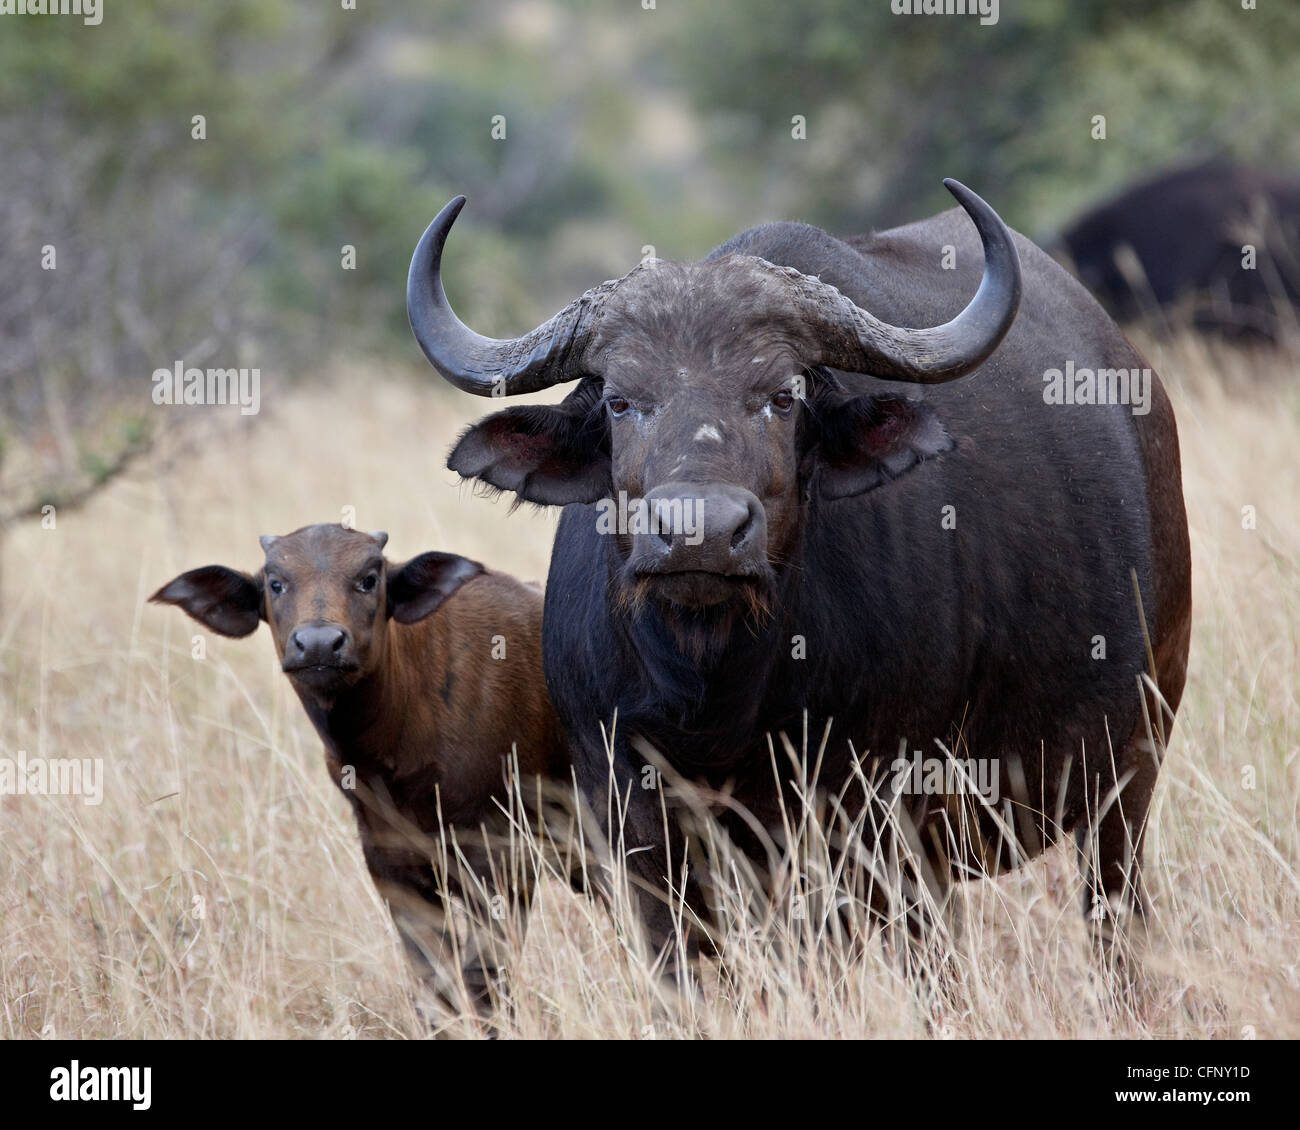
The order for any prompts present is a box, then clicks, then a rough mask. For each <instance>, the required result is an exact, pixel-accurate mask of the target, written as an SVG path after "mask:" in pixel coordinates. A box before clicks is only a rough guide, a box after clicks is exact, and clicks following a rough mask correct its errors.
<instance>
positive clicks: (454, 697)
mask: <svg viewBox="0 0 1300 1130" xmlns="http://www.w3.org/2000/svg"><path fill="white" fill-rule="evenodd" d="M261 540H262V548H263V549H264V550H265V552H266V561H265V563H264V564H263V566H262V568H261V569H260V570H259V571H258V572H257V573H255V574H248V573H241V572H238V571H236V570H234V569H228V568H226V567H225V566H222V565H208V566H205V567H203V568H201V569H193V570H191V571H190V572H188V573H183V574H181V575H180V576H179V577H177V578H176V579H175V580H173V581H171V582H170V583H169V584H166V585H164V586H163V587H162V588H161V589H159V590H158V591H157V592H156V593H154V594H153V596H152V597H150V598H149V599H150V600H153V601H157V602H160V603H163V604H175V605H178V606H179V607H180V608H182V609H184V611H185V612H187V613H188V614H189V615H190V616H191V617H193V618H194V619H195V620H197V621H199V622H200V623H201V624H204V625H206V626H207V627H209V628H211V629H212V630H213V631H214V632H218V633H220V634H221V635H224V636H247V635H251V634H252V633H253V632H254V631H255V630H256V629H257V626H258V624H259V623H260V622H261V621H263V620H265V621H266V622H267V624H268V625H269V626H270V628H271V635H272V637H273V639H274V640H275V648H276V653H277V654H278V655H279V657H280V661H281V665H282V668H283V670H284V672H285V674H286V675H288V676H289V681H290V682H291V683H292V684H293V688H294V690H295V691H296V692H297V693H298V697H299V699H301V701H302V704H303V706H304V708H305V709H306V711H307V715H308V717H309V718H310V719H311V721H312V725H313V726H315V727H316V731H317V733H319V734H320V736H321V739H322V740H323V741H324V743H325V755H326V761H327V763H328V765H329V769H330V774H331V776H333V778H334V781H335V783H336V784H337V785H338V786H339V788H340V789H342V790H343V793H344V795H345V796H346V797H347V798H348V801H349V802H350V803H351V805H352V809H353V812H354V813H355V815H356V818H357V826H358V828H359V830H360V833H361V843H362V846H363V849H364V852H365V859H366V864H367V866H368V867H369V868H370V874H371V877H372V878H373V879H374V881H375V885H376V887H377V888H378V889H379V893H380V894H381V895H382V896H383V897H384V898H385V899H386V900H387V902H388V904H389V907H390V909H391V911H392V914H393V919H394V922H395V923H396V925H397V928H398V932H399V933H400V934H401V937H402V941H403V943H404V945H405V947H406V950H407V953H408V955H409V957H410V958H411V961H412V963H413V965H414V967H415V970H416V973H417V975H418V976H419V978H420V980H421V982H422V987H423V988H424V989H426V990H431V991H432V993H433V995H434V997H436V998H437V999H438V1000H440V1001H441V1002H443V1003H450V1002H451V1001H452V1000H453V999H454V992H453V990H454V988H455V986H454V982H451V981H449V980H448V978H447V971H448V970H449V969H451V970H454V968H455V965H456V963H457V962H458V963H459V965H460V967H461V974H462V977H463V980H464V985H465V988H466V990H467V992H468V994H469V996H470V999H471V1000H472V1002H473V1004H474V1006H475V1007H476V1008H477V1009H478V1010H479V1011H480V1012H486V1011H487V1010H488V1008H489V1007H490V1004H491V997H492V992H491V985H492V978H493V976H494V974H495V972H496V971H497V970H498V969H499V968H500V967H501V964H502V962H503V960H504V955H503V949H502V946H503V943H504V922H505V921H506V920H508V919H507V916H506V914H505V913H504V910H505V903H504V900H505V899H509V900H511V901H512V902H513V903H514V908H515V909H516V910H520V911H524V910H526V907H527V904H528V902H529V900H530V897H531V894H532V875H531V870H530V868H529V867H528V866H527V865H525V864H523V863H522V862H521V861H520V860H519V859H511V858H510V857H509V852H508V851H507V850H506V848H505V847H504V846H503V845H504V844H505V843H507V842H508V840H509V837H510V820H509V816H508V815H507V813H506V811H503V809H504V810H509V809H511V803H510V801H511V797H510V793H511V789H510V787H509V783H508V774H507V773H506V772H505V766H506V762H507V760H508V759H509V758H510V757H511V755H512V752H517V756H518V768H519V773H520V782H521V787H520V789H519V791H518V794H517V795H522V796H523V797H524V798H526V806H527V808H528V811H529V812H532V813H535V812H536V811H537V809H536V806H535V805H534V804H533V803H531V802H532V801H533V800H535V799H536V797H537V794H538V792H539V789H540V783H541V782H542V780H543V779H545V778H547V777H557V776H558V775H560V774H563V773H565V772H566V770H567V756H566V753H565V747H564V743H563V740H562V738H561V732H560V727H559V723H558V721H557V719H556V716H555V712H554V710H553V709H552V706H551V703H550V700H549V699H548V697H547V694H546V689H545V686H544V684H543V680H542V649H541V627H542V594H541V592H540V591H538V590H537V589H535V588H533V587H530V586H527V585H524V584H522V583H520V582H519V581H517V580H515V579H514V578H513V577H509V576H506V575H505V574H502V573H496V572H493V571H492V570H489V569H485V568H484V567H483V566H482V565H480V564H478V563H477V562H474V561H469V560H466V559H465V558H464V557H458V556H456V555H455V554H451V553H422V554H420V555H419V556H418V557H414V558H412V559H411V560H410V561H408V562H406V563H405V564H403V565H393V564H390V563H389V562H388V561H387V560H386V559H385V558H384V556H383V549H384V545H385V543H386V542H387V540H388V535H387V534H386V533H383V532H377V533H369V534H367V533H361V532H360V531H357V530H349V529H345V528H343V527H342V526H334V525H317V526H307V527H305V528H303V529H300V530H297V531H295V532H294V533H291V534H287V535H285V536H283V537H272V536H264V537H263V538H262V539H261ZM444 892H445V893H446V894H448V895H450V896H452V897H453V898H457V899H460V900H462V901H463V902H464V903H466V904H467V909H468V911H469V913H468V915H467V917H468V918H469V920H470V923H471V925H470V927H469V933H468V938H467V939H466V940H461V939H459V938H458V936H457V931H456V930H455V929H454V924H453V922H452V919H451V916H450V915H449V914H448V909H449V908H448V906H447V905H446V904H445V902H444V898H443V894H444Z"/></svg>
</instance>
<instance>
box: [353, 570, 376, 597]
mask: <svg viewBox="0 0 1300 1130" xmlns="http://www.w3.org/2000/svg"><path fill="white" fill-rule="evenodd" d="M377 584H379V574H378V573H367V574H366V575H365V576H364V577H362V578H361V580H359V581H358V582H357V591H358V592H374V591H375V586H376V585H377Z"/></svg>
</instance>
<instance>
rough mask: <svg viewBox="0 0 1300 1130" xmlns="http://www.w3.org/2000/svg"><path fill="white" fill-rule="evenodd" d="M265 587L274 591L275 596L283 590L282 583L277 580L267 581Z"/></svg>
mask: <svg viewBox="0 0 1300 1130" xmlns="http://www.w3.org/2000/svg"><path fill="white" fill-rule="evenodd" d="M266 587H267V588H269V589H270V590H271V591H272V592H273V593H275V595H276V596H279V595H280V594H281V593H282V592H284V585H282V584H281V583H280V582H279V581H267V582H266Z"/></svg>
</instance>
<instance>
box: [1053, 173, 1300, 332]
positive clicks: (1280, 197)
mask: <svg viewBox="0 0 1300 1130" xmlns="http://www.w3.org/2000/svg"><path fill="white" fill-rule="evenodd" d="M1061 250H1062V251H1063V252H1064V253H1065V254H1066V255H1068V258H1069V260H1070V261H1071V262H1072V263H1073V264H1074V267H1075V269H1076V270H1077V271H1078V274H1079V277H1080V278H1081V279H1082V280H1083V282H1084V283H1085V284H1086V285H1087V286H1088V287H1089V289H1091V290H1092V292H1093V294H1095V295H1096V296H1097V297H1098V298H1099V299H1100V300H1101V301H1102V302H1103V303H1104V304H1105V305H1106V307H1107V309H1109V310H1110V312H1111V313H1112V314H1114V315H1115V316H1116V317H1117V318H1120V319H1123V320H1127V319H1134V318H1137V317H1139V316H1141V315H1142V314H1143V313H1144V312H1146V311H1147V310H1149V309H1150V307H1151V306H1153V305H1155V306H1160V307H1162V308H1171V307H1176V306H1178V305H1179V304H1185V305H1186V306H1187V313H1188V314H1189V315H1190V317H1191V320H1192V322H1193V324H1195V325H1196V326H1197V327H1198V328H1200V329H1203V330H1209V331H1213V332H1216V333H1220V334H1223V335H1224V336H1228V337H1233V338H1245V339H1251V338H1253V339H1256V340H1260V339H1263V340H1269V341H1275V340H1277V339H1278V338H1279V337H1280V336H1281V335H1282V334H1283V332H1284V331H1285V330H1286V329H1287V328H1288V327H1294V326H1295V324H1296V313H1295V311H1296V310H1298V309H1300V178H1296V177H1294V176H1285V175H1282V174H1278V173H1271V172H1266V171H1264V170H1261V169H1250V168H1243V167H1241V166H1237V165H1231V164H1227V163H1226V162H1222V161H1208V162H1203V163H1199V164H1196V165H1192V166H1188V167H1184V168H1179V169H1173V170H1169V171H1166V172H1163V173H1161V174H1159V175H1158V176H1156V177H1153V178H1151V179H1149V180H1145V181H1143V182H1141V183H1139V184H1136V185H1132V186H1130V187H1129V188H1127V189H1125V190H1124V191H1123V192H1121V193H1120V194H1119V195H1118V196H1116V197H1115V198H1113V199H1111V200H1108V201H1106V202H1105V203H1103V204H1100V205H1098V206H1097V207H1095V208H1093V209H1091V210H1089V211H1088V212H1086V213H1084V214H1083V215H1082V216H1080V217H1079V218H1078V219H1076V220H1075V221H1074V222H1073V223H1072V224H1071V225H1070V226H1069V227H1068V228H1067V229H1066V230H1065V231H1064V232H1063V233H1062V235H1061Z"/></svg>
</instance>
